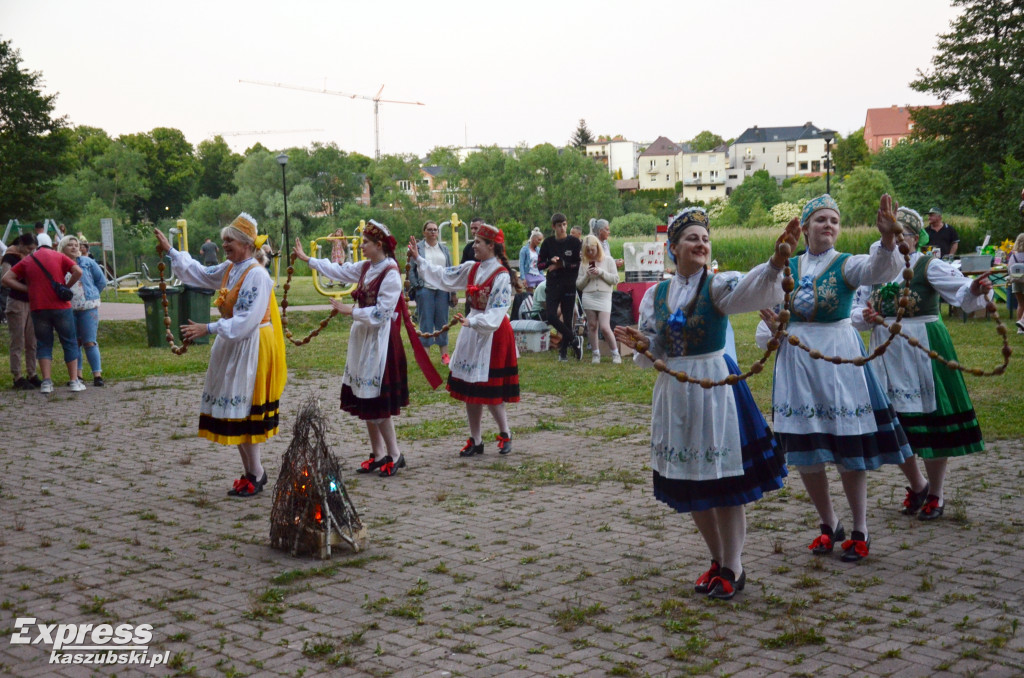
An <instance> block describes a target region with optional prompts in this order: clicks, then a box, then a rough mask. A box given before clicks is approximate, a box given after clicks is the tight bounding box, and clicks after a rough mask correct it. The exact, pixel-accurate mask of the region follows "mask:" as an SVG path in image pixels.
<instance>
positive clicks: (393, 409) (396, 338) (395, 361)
mask: <svg viewBox="0 0 1024 678" xmlns="http://www.w3.org/2000/svg"><path fill="white" fill-rule="evenodd" d="M400 327H401V325H400V320H395V321H394V322H392V323H391V334H390V336H389V337H388V357H387V359H386V360H385V362H384V376H383V377H382V378H381V384H380V395H378V396H377V397H376V398H358V397H356V395H355V394H354V393H352V389H351V388H350V387H349V385H348V384H342V386H341V409H342V410H344V411H345V412H348V413H349V414H351V415H354V416H356V417H359V418H360V419H387V418H388V417H394V416H397V415H399V414H401V411H402V410H401V408H403V407H407V406H408V405H409V378H408V376H407V372H406V363H405V346H404V345H403V344H402V333H401V330H400Z"/></svg>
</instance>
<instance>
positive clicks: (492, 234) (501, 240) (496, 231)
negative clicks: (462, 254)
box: [476, 224, 505, 245]
mask: <svg viewBox="0 0 1024 678" xmlns="http://www.w3.org/2000/svg"><path fill="white" fill-rule="evenodd" d="M476 234H477V235H478V236H480V237H481V238H483V239H484V240H490V241H491V242H496V243H498V244H499V245H504V244H505V234H504V233H503V232H502V230H501V229H500V228H498V227H497V226H491V225H490V224H480V228H478V229H477V231H476Z"/></svg>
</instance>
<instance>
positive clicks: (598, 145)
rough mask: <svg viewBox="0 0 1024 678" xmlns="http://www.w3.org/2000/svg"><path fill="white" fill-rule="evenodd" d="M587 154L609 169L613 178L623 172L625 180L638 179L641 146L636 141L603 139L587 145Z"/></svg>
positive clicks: (619, 138)
mask: <svg viewBox="0 0 1024 678" xmlns="http://www.w3.org/2000/svg"><path fill="white" fill-rule="evenodd" d="M586 154H587V157H588V158H593V159H594V160H596V161H597V162H600V163H601V164H603V165H604V166H605V167H607V168H608V172H609V173H610V174H612V175H613V176H614V175H615V173H616V172H618V171H619V170H622V178H623V179H635V178H636V175H637V160H638V157H639V155H640V145H639V144H638V143H636V142H635V141H629V140H627V139H623V138H622V137H615V138H614V139H602V140H600V141H595V142H594V143H592V144H587V147H586Z"/></svg>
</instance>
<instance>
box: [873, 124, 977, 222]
mask: <svg viewBox="0 0 1024 678" xmlns="http://www.w3.org/2000/svg"><path fill="white" fill-rule="evenodd" d="M951 155H952V154H951V152H950V150H949V149H948V147H947V142H945V141H942V140H926V141H918V142H917V143H912V144H910V143H903V144H896V145H895V146H893V147H892V148H890V149H887V150H884V151H882V152H880V153H877V154H875V156H874V158H873V159H872V162H871V167H872V168H874V169H877V170H881V171H882V172H885V174H886V176H888V177H889V179H890V181H892V187H893V191H894V192H893V197H895V198H896V199H897V200H898V201H899V203H900V204H901V205H906V206H907V207H911V208H913V209H915V210H917V211H918V212H921V213H922V214H923V213H924V211H925V210H927V209H929V208H931V207H933V206H939V207H942V208H943V209H944V210H946V211H947V212H948V211H957V212H962V211H965V210H971V209H972V208H973V206H972V204H971V198H972V197H973V196H959V195H956V194H954V193H953V192H952V191H950V190H949V189H948V184H949V175H948V173H949V171H950V170H949V169H948V166H947V162H948V161H949V159H950V157H951Z"/></svg>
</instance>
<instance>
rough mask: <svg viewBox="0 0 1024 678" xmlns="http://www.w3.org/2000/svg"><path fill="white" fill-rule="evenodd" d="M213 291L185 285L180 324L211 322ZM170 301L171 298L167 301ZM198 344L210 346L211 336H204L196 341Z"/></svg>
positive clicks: (180, 308)
mask: <svg viewBox="0 0 1024 678" xmlns="http://www.w3.org/2000/svg"><path fill="white" fill-rule="evenodd" d="M212 296H213V290H210V289H207V288H205V287H193V286H192V285H185V291H184V293H182V295H181V303H180V304H178V310H179V312H180V315H179V316H178V324H179V325H184V324H185V323H187V322H188V321H189V320H192V321H194V322H197V323H202V324H206V323H208V322H210V303H211V302H212V301H213V300H212V299H210V297H212ZM167 300H168V301H170V297H168V299H167ZM172 317H173V316H172ZM195 343H196V344H209V343H210V335H209V334H207V335H204V336H202V337H199V338H198V339H196V340H195Z"/></svg>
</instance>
